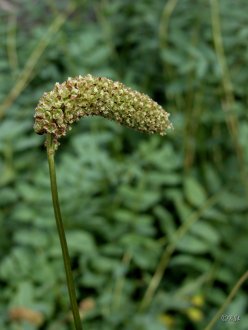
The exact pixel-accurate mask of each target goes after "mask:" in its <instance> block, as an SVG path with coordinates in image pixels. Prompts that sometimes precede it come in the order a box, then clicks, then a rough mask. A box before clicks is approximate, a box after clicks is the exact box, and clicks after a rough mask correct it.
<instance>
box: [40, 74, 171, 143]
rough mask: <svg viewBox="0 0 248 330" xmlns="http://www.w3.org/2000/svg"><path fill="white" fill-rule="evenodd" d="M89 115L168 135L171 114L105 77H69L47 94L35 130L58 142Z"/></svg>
mask: <svg viewBox="0 0 248 330" xmlns="http://www.w3.org/2000/svg"><path fill="white" fill-rule="evenodd" d="M85 116H102V117H105V118H108V119H111V120H114V121H117V122H119V123H120V124H122V125H125V126H127V127H130V128H133V129H136V130H139V131H143V132H146V133H159V134H161V135H164V134H165V133H166V130H167V129H170V128H172V125H171V123H170V121H169V114H168V113H167V112H166V111H165V110H164V109H163V108H162V107H161V106H160V105H158V104H157V103H156V102H154V101H153V100H151V99H150V98H149V97H148V96H147V95H145V94H142V93H139V92H137V91H134V90H132V89H131V88H128V87H126V86H125V85H123V84H122V83H120V82H114V81H112V80H110V79H107V78H103V77H93V76H91V75H87V76H78V77H75V78H68V79H67V80H66V81H65V82H63V83H62V84H59V83H56V84H55V86H54V88H53V90H52V91H50V92H48V93H44V94H43V96H42V97H41V99H40V101H39V103H38V105H37V107H36V110H35V116H34V117H35V124H34V130H35V132H36V133H37V134H52V135H53V137H54V140H55V143H57V144H58V142H57V141H58V139H59V138H60V137H61V136H64V135H66V133H67V131H68V130H70V129H71V124H72V123H73V122H75V121H78V120H79V119H80V118H81V117H85Z"/></svg>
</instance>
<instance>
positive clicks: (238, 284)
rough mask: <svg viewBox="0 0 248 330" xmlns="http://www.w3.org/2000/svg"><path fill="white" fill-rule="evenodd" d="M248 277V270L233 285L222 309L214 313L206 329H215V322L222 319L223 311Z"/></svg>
mask: <svg viewBox="0 0 248 330" xmlns="http://www.w3.org/2000/svg"><path fill="white" fill-rule="evenodd" d="M247 279H248V271H246V272H245V273H244V274H243V275H242V276H241V277H240V279H239V280H238V282H237V283H236V284H235V286H234V287H233V289H232V291H231V292H230V294H229V295H228V297H227V298H226V300H225V301H224V303H223V305H222V306H221V307H220V309H219V310H218V311H217V313H216V314H215V315H214V317H213V318H212V320H211V321H210V322H209V324H208V325H207V326H206V328H205V329H204V330H211V329H213V326H214V325H215V323H216V322H217V321H218V320H219V319H220V317H221V315H222V314H223V312H224V311H225V309H226V308H227V306H228V305H229V304H230V302H231V301H232V299H233V297H234V296H235V294H236V293H237V291H238V290H239V288H240V287H241V285H242V284H243V283H244V282H245V281H246V280H247Z"/></svg>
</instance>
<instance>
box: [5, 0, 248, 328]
mask: <svg viewBox="0 0 248 330" xmlns="http://www.w3.org/2000/svg"><path fill="white" fill-rule="evenodd" d="M73 6H74V7H73ZM247 12H248V2H247V1H246V0H236V1H232V0H225V1H218V0H211V1H208V0H200V1H193V0H180V1H179V0H178V1H176V0H168V1H162V0H156V1H152V0H144V1H136V2H134V1H130V0H125V1H123V0H101V1H96V0H95V1H89V0H85V1H82V0H78V1H76V2H75V4H72V3H70V2H69V3H68V2H66V1H55V0H54V1H30V0H25V1H24V0H23V1H22V3H21V4H20V3H19V2H18V1H8V2H7V1H1V2H0V19H1V20H0V44H1V47H0V70H1V75H0V100H1V103H0V117H1V123H0V171H1V175H0V187H1V189H0V328H1V330H17V329H24V330H35V329H47V330H56V329H60V330H66V329H71V315H70V313H69V306H68V297H67V291H66V286H65V275H64V271H63V264H62V259H61V252H60V247H59V242H58V237H57V232H56V228H55V221H54V217H53V210H52V204H51V197H50V190H49V189H50V187H49V181H48V167H47V162H46V155H45V149H44V147H43V142H44V139H43V137H40V136H36V135H35V134H34V133H33V129H32V125H33V114H34V107H35V106H36V104H37V102H38V99H39V97H40V96H41V95H42V94H43V93H44V92H45V91H49V90H50V88H51V87H52V86H53V84H54V83H55V82H56V81H59V82H62V81H63V80H65V79H66V78H67V77H68V76H75V75H78V74H81V75H84V74H86V73H91V74H93V75H102V76H106V77H108V78H111V79H116V80H120V81H122V82H124V83H126V84H127V85H128V86H130V87H134V88H136V89H138V90H139V91H142V92H145V93H147V94H149V95H150V96H151V97H153V98H154V99H155V100H156V101H158V103H160V104H161V105H163V106H164V107H165V108H166V109H167V111H168V112H170V113H171V114H172V115H171V119H172V121H173V123H174V127H175V130H174V132H173V133H170V135H169V136H167V137H165V138H162V137H160V136H145V135H142V134H140V133H137V132H133V131H131V130H129V129H126V128H123V127H120V126H118V125H117V124H115V123H112V122H108V121H107V120H104V119H102V118H89V119H85V120H82V121H81V122H80V123H78V124H77V125H76V126H75V128H74V130H73V131H72V132H71V133H70V135H69V136H68V137H67V138H65V139H64V141H62V146H61V147H60V149H59V151H58V153H57V160H56V161H57V164H58V185H59V191H60V199H61V203H62V212H63V215H64V222H65V227H66V234H67V238H68V244H69V249H70V254H71V257H72V265H73V270H74V276H75V282H76V286H77V294H78V297H79V302H80V310H81V313H82V316H83V319H84V324H85V328H86V329H89V330H90V329H92V330H93V329H99V330H105V329H106V330H111V329H113V330H114V329H118V330H119V329H120V330H121V329H123V330H166V329H172V330H173V329H175V330H180V329H186V328H190V329H203V328H204V326H206V324H207V323H208V322H209V320H210V319H211V317H212V316H213V315H214V313H215V312H216V310H217V309H218V308H219V307H220V305H221V304H222V303H223V301H224V299H225V298H226V296H227V295H228V293H229V292H230V290H231V289H232V287H233V286H234V284H235V283H236V282H237V280H238V278H239V277H240V276H241V275H242V274H243V273H244V272H245V271H246V269H247V260H248V249H247V235H248V222H247V214H248V180H247V165H248V148H247V141H248V115H247V113H248V112H247V101H248V99H247V95H248V93H247V92H248V90H247V86H248V74H247V70H246V68H247V66H248V44H247V37H248V16H247ZM154 274H155V277H154ZM154 279H155V280H156V279H157V281H155V282H154ZM154 283H155V284H156V285H155V286H152V284H154ZM245 289H247V284H244V286H243V287H242V288H241V289H240V290H239V292H238V294H237V295H236V296H235V298H234V300H233V302H232V303H231V304H230V305H229V307H228V310H227V311H226V313H227V314H233V315H234V314H237V315H239V316H240V319H241V320H240V321H239V323H238V325H237V324H234V323H229V324H227V323H223V322H221V321H218V324H217V325H216V329H236V328H237V327H238V328H239V329H241V330H242V329H243V330H245V329H247V324H248V315H247V308H248V306H247V291H246V290H245Z"/></svg>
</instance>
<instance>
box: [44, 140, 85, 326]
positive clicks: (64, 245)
mask: <svg viewBox="0 0 248 330" xmlns="http://www.w3.org/2000/svg"><path fill="white" fill-rule="evenodd" d="M54 153H55V150H54V144H53V137H52V136H51V135H50V134H48V136H47V157H48V163H49V173H50V183H51V192H52V199H53V208H54V214H55V219H56V225H57V230H58V234H59V240H60V245H61V249H62V255H63V260H64V267H65V273H66V282H67V288H68V292H69V296H70V302H71V309H72V313H73V318H74V324H75V329H76V330H82V329H83V328H82V323H81V320H80V316H79V310H78V305H77V299H76V290H75V286H74V282H73V276H72V270H71V263H70V256H69V252H68V247H67V242H66V237H65V230H64V226H63V221H62V217H61V212H60V206H59V198H58V189H57V181H56V171H55V163H54Z"/></svg>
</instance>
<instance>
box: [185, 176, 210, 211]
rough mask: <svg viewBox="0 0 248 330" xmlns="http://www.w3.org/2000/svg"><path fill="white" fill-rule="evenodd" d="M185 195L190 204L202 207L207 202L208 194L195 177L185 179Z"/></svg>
mask: <svg viewBox="0 0 248 330" xmlns="http://www.w3.org/2000/svg"><path fill="white" fill-rule="evenodd" d="M184 193H185V197H186V199H187V200H188V202H189V203H190V204H192V205H193V206H195V207H201V206H203V205H204V203H205V202H206V200H207V194H206V192H205V189H204V188H203V186H202V185H201V184H200V183H199V181H197V180H196V179H195V178H193V177H186V178H185V179H184Z"/></svg>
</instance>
